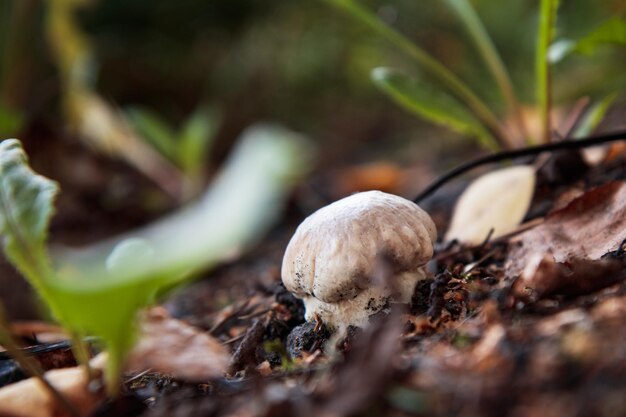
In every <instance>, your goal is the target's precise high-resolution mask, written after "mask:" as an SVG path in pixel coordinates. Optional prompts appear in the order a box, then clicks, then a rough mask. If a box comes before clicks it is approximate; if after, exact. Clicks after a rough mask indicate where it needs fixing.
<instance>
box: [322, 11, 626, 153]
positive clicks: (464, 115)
mask: <svg viewBox="0 0 626 417" xmlns="http://www.w3.org/2000/svg"><path fill="white" fill-rule="evenodd" d="M327 1H328V2H329V3H331V4H333V5H334V6H336V7H338V8H340V9H342V10H344V11H346V12H347V13H348V14H349V15H351V16H352V17H353V18H355V19H356V20H359V21H360V22H362V23H363V24H365V25H367V26H368V27H369V28H371V29H372V30H373V31H375V32H376V33H378V34H379V35H381V36H382V37H384V38H386V39H387V40H389V41H390V42H391V43H393V44H394V45H396V46H397V47H398V48H399V49H400V50H401V51H403V52H404V53H405V54H406V55H407V56H408V57H410V58H412V59H413V60H414V61H415V62H416V63H417V64H418V67H419V68H420V69H421V70H423V73H424V74H418V75H416V76H413V77H411V76H408V75H406V74H404V73H402V72H400V71H399V70H395V69H389V68H376V69H374V70H373V71H372V80H373V82H374V84H375V85H376V86H377V87H378V88H379V89H381V90H382V91H383V92H384V93H385V94H387V95H388V96H390V98H391V99H392V100H394V101H395V102H397V103H398V104H399V105H401V106H402V107H404V108H405V109H407V110H409V111H410V112H412V113H414V114H416V115H418V116H420V117H422V118H424V119H426V120H429V121H432V122H434V123H437V124H441V125H445V126H447V127H449V128H451V129H453V130H455V131H457V132H459V133H461V134H465V135H470V136H473V137H476V138H478V139H479V141H480V143H481V144H482V145H483V146H485V147H487V148H490V149H494V148H497V147H499V146H502V147H508V148H514V147H518V146H521V145H523V144H524V143H531V144H532V143H545V142H548V141H550V137H551V135H552V130H553V123H552V121H551V120H550V117H551V111H552V108H553V104H552V83H551V61H550V59H549V58H550V53H549V51H550V47H551V45H552V42H553V40H554V33H555V27H556V16H557V9H558V4H559V2H558V0H541V5H540V13H539V25H538V28H539V29H538V35H537V43H536V55H535V78H536V89H535V97H536V106H537V108H538V111H539V119H540V124H541V128H540V132H539V133H534V134H533V133H532V132H530V131H529V129H528V127H527V126H526V121H525V118H524V115H523V112H522V106H521V104H520V102H519V100H518V98H517V97H516V94H515V91H514V88H513V85H512V83H511V77H510V76H509V73H508V71H507V69H506V67H505V65H504V63H503V61H502V59H501V58H500V55H499V54H498V52H497V50H496V48H495V46H494V43H493V41H492V40H491V38H490V37H489V34H488V33H487V31H486V29H485V28H484V26H483V24H482V22H481V20H480V18H479V16H478V14H477V13H476V11H475V10H474V8H473V6H472V5H471V3H470V1H469V0H446V1H444V2H443V4H445V5H446V6H447V7H448V8H449V9H450V11H451V12H452V13H453V14H454V15H455V16H456V17H457V18H458V19H459V20H460V22H461V23H462V24H463V26H464V28H465V30H466V31H467V33H468V35H469V39H470V40H471V41H472V43H473V44H474V46H475V47H476V49H477V50H478V52H479V55H480V58H481V59H482V61H483V62H484V64H485V66H486V68H487V69H488V71H489V73H490V74H491V76H492V78H493V80H494V81H495V85H497V87H498V89H499V91H500V94H501V96H502V98H503V99H504V102H505V103H506V107H507V111H506V114H505V115H503V116H502V117H498V116H497V115H496V112H495V111H494V110H492V109H490V108H489V106H488V105H487V104H486V103H485V102H484V101H483V99H482V98H481V97H480V96H479V94H477V93H476V92H475V91H474V90H473V89H472V88H471V87H470V86H468V85H467V84H466V83H465V82H464V81H463V80H461V79H460V78H459V77H458V76H457V75H455V74H454V73H453V72H452V71H450V70H449V69H448V68H447V67H446V66H444V65H443V64H442V63H441V62H439V61H438V60H437V59H436V58H434V57H433V56H432V55H430V54H429V53H428V52H427V51H426V50H424V49H422V48H421V47H420V46H418V45H416V44H414V43H413V42H411V41H410V40H409V39H408V38H407V37H405V36H404V35H402V34H401V33H400V32H398V31H397V30H395V29H394V28H392V27H390V26H389V25H387V24H386V23H384V22H383V21H381V20H380V19H379V18H378V17H377V16H376V15H375V14H374V13H373V12H371V11H370V10H368V9H367V8H365V7H364V6H363V5H362V4H360V2H359V1H358V0H327ZM625 27H626V24H625V23H624V22H623V21H622V20H619V19H613V20H611V21H609V22H607V23H606V24H605V25H603V26H601V27H600V28H599V29H598V30H597V31H595V32H594V33H592V34H591V35H589V36H588V37H586V38H585V39H583V40H581V41H580V42H578V43H575V42H569V43H567V44H566V45H564V46H563V47H562V48H561V50H560V52H561V54H560V56H561V57H562V56H565V55H567V54H568V53H570V52H572V51H579V52H583V51H589V50H590V49H593V48H594V47H596V46H597V45H599V44H600V43H601V44H606V43H616V44H623V43H624V39H626V36H625V35H626V29H624V28H625ZM425 76H427V77H428V78H426V77H425ZM607 109H608V106H601V107H596V111H595V113H594V114H593V115H592V116H590V119H589V120H587V121H585V122H584V123H585V124H587V125H589V123H590V122H591V121H595V123H596V124H597V123H598V122H599V120H601V118H602V117H601V116H603V114H604V113H602V114H598V111H600V110H603V111H604V112H606V110H607ZM505 120H508V121H511V123H510V124H511V125H513V126H515V127H514V128H513V129H511V128H510V126H509V124H508V123H505V122H504V121H505Z"/></svg>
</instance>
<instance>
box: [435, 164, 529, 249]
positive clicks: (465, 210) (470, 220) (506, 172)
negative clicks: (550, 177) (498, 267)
mask: <svg viewBox="0 0 626 417" xmlns="http://www.w3.org/2000/svg"><path fill="white" fill-rule="evenodd" d="M535 179H536V175H535V169H534V168H533V167H531V166H528V165H520V166H514V167H510V168H503V169H499V170H497V171H493V172H490V173H488V174H485V175H482V176H481V177H479V178H477V179H476V180H474V182H472V184H470V186H469V187H468V188H467V189H466V190H465V191H464V192H463V194H462V195H461V197H459V200H458V202H457V204H456V207H455V208H454V214H453V215H452V221H451V222H450V228H449V229H448V233H447V234H446V238H445V240H447V241H450V240H454V239H456V240H458V241H459V242H463V243H468V244H480V243H481V242H483V241H484V240H485V239H486V238H487V236H488V235H489V233H490V231H491V230H492V229H493V234H492V235H491V237H492V238H495V237H498V236H502V235H504V234H506V233H508V232H510V231H512V230H514V229H515V228H516V227H517V226H518V225H519V224H520V223H521V221H522V220H523V219H524V216H525V215H526V212H527V211H528V208H529V207H530V203H531V200H532V197H533V193H534V190H535Z"/></svg>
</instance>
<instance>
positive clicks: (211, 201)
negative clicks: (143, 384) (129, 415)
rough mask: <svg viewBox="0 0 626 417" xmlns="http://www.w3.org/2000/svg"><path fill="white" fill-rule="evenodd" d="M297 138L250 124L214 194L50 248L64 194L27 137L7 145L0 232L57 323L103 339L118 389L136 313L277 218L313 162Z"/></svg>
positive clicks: (1, 162)
mask: <svg viewBox="0 0 626 417" xmlns="http://www.w3.org/2000/svg"><path fill="white" fill-rule="evenodd" d="M311 153H312V152H311V149H310V148H309V146H308V143H307V142H306V141H305V140H304V139H303V138H302V137H300V136H299V135H297V134H295V133H292V132H289V131H286V130H284V129H281V128H278V127H274V126H262V127H256V128H251V129H250V130H248V131H247V132H246V133H245V134H244V137H243V138H242V139H241V140H240V142H239V145H238V146H237V147H236V149H235V151H234V152H233V154H232V156H231V157H230V158H229V160H228V162H227V163H226V165H225V167H224V168H223V170H222V171H221V172H220V174H219V175H218V177H217V179H216V180H215V182H214V184H213V185H212V186H211V188H210V189H209V190H208V192H207V193H206V194H205V195H204V196H203V197H202V198H201V199H200V200H199V201H198V202H197V203H194V204H191V205H189V206H188V207H185V208H182V209H180V210H179V211H178V212H175V213H173V214H171V215H169V216H168V217H166V218H164V219H163V220H161V221H159V222H157V223H155V224H152V225H149V226H147V227H145V228H143V229H140V230H137V231H133V232H129V233H127V234H125V235H123V236H119V237H117V238H114V239H111V240H109V241H106V242H102V243H99V244H96V245H93V246H89V247H87V248H83V249H80V250H76V249H67V248H57V250H56V251H55V253H56V255H55V257H54V269H53V268H52V267H51V266H50V262H49V260H48V257H47V251H46V247H45V240H46V230H47V227H48V222H49V218H50V215H51V213H52V200H53V198H54V195H55V194H56V192H57V189H58V188H57V186H56V184H55V183H54V182H52V181H50V180H48V179H46V178H43V177H41V176H38V175H36V174H35V173H33V172H32V171H31V170H30V168H29V167H28V165H27V164H26V155H25V154H24V152H23V150H22V148H21V146H20V143H19V141H17V140H7V141H4V142H2V143H0V232H1V234H2V236H3V238H4V249H5V252H6V254H7V257H8V259H9V260H10V261H11V262H12V263H13V264H14V265H15V266H17V267H18V269H19V270H20V271H21V272H22V273H24V275H25V276H26V277H27V278H28V279H29V280H30V281H31V283H32V284H33V285H34V287H35V288H36V289H37V290H38V291H39V292H40V294H41V295H42V296H43V298H44V300H45V301H46V302H48V304H49V305H51V307H53V312H55V314H56V317H57V318H58V319H59V320H60V321H61V323H62V324H63V325H64V326H66V328H67V329H68V330H70V331H71V332H72V333H74V334H77V335H86V334H90V335H95V336H98V337H100V338H101V340H102V341H103V343H104V345H105V347H106V349H107V351H108V353H109V359H108V364H107V365H108V368H107V377H108V381H109V385H108V387H109V390H110V392H111V393H114V392H115V391H116V389H117V387H118V384H117V382H118V378H119V375H120V371H121V368H122V365H123V362H124V357H125V354H126V352H127V351H128V349H130V348H131V347H132V345H133V342H134V334H135V332H134V329H135V319H136V312H137V310H138V309H139V308H141V307H144V306H146V305H147V304H149V303H151V302H153V301H154V298H155V295H156V294H157V292H158V291H160V290H161V289H163V288H169V287H171V286H172V285H174V284H177V283H180V282H181V281H183V280H184V279H186V278H187V277H188V276H189V275H190V274H191V273H193V272H195V271H198V270H199V269H201V268H207V267H211V266H214V265H216V264H217V263H218V262H220V261H223V260H225V259H228V258H232V257H233V256H235V255H236V254H238V253H240V252H241V251H242V250H244V249H245V248H247V247H248V246H249V245H250V244H251V243H254V241H255V240H256V239H258V238H259V236H260V235H261V233H263V232H264V231H266V230H267V229H268V228H269V227H270V226H271V225H272V224H273V222H274V221H275V220H276V219H277V217H278V215H279V213H280V210H281V208H282V206H283V203H284V199H285V197H286V194H287V192H288V190H289V189H290V188H291V187H292V186H293V185H294V184H295V182H296V181H297V180H298V179H300V178H301V176H302V175H303V174H304V173H305V172H306V171H307V170H308V167H309V166H310V155H311Z"/></svg>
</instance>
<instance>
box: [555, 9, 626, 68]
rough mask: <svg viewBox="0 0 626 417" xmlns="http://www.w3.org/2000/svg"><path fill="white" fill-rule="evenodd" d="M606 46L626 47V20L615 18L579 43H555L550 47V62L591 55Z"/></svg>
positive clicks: (569, 41)
mask: <svg viewBox="0 0 626 417" xmlns="http://www.w3.org/2000/svg"><path fill="white" fill-rule="evenodd" d="M606 45H615V46H626V20H624V19H620V18H619V17H613V18H611V19H609V20H607V21H606V22H604V23H602V24H601V25H600V26H599V27H597V28H596V29H595V30H593V31H592V32H591V33H589V34H588V35H587V36H585V37H583V38H582V39H579V40H578V41H573V40H569V39H562V40H559V41H558V42H555V43H554V44H553V45H552V46H551V47H550V61H551V62H553V63H554V62H559V61H562V60H563V59H564V58H566V57H568V56H569V55H571V54H572V53H574V52H578V53H581V54H585V55H591V54H592V53H594V52H595V51H596V50H597V49H598V48H599V47H601V46H606Z"/></svg>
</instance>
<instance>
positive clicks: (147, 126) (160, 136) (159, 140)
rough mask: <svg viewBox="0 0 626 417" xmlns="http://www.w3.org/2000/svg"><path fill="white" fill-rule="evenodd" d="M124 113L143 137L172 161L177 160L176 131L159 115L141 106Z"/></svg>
mask: <svg viewBox="0 0 626 417" xmlns="http://www.w3.org/2000/svg"><path fill="white" fill-rule="evenodd" d="M124 114H125V116H126V118H127V119H128V121H129V122H130V124H131V126H132V127H133V128H134V129H135V131H136V132H137V133H138V134H139V135H140V136H141V137H142V138H144V139H145V140H146V141H148V142H149V143H150V144H151V145H152V146H154V147H155V148H156V149H157V150H158V151H159V152H161V154H162V155H163V156H165V157H166V158H168V159H169V160H170V161H172V162H176V159H177V158H176V156H177V149H176V142H175V140H174V138H175V134H174V131H173V130H172V129H171V128H170V127H169V126H168V125H167V123H165V121H163V120H162V119H161V118H160V117H159V115H157V114H156V113H154V112H152V111H150V110H148V109H144V108H141V107H131V108H129V109H127V110H126V111H125V112H124Z"/></svg>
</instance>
